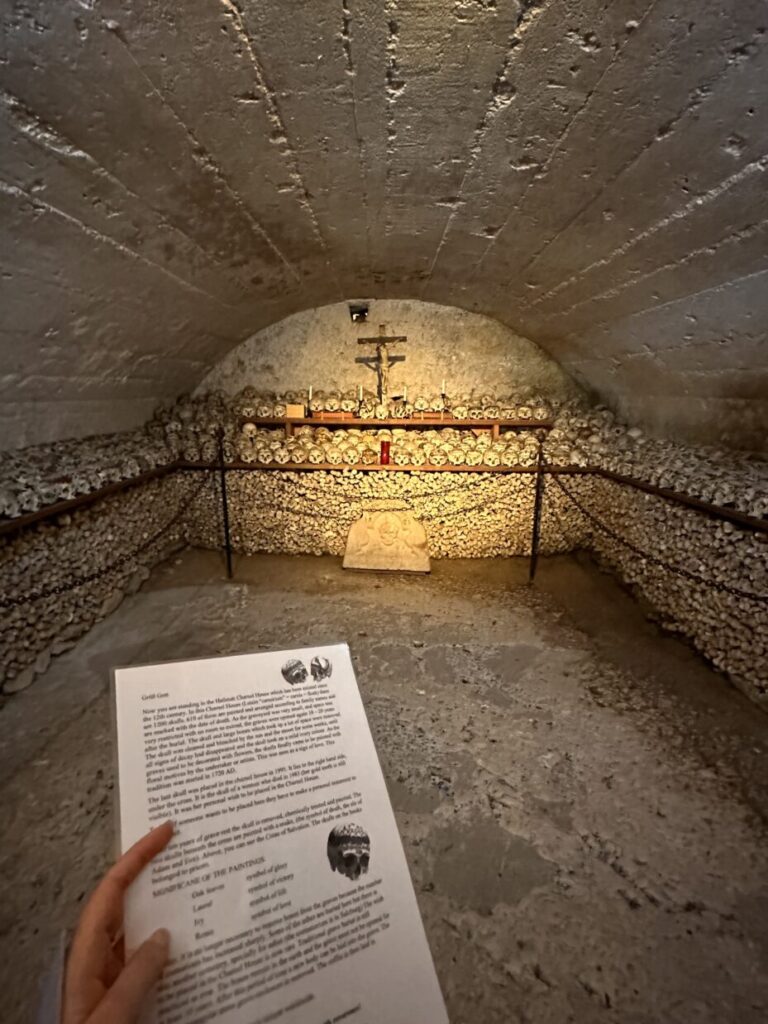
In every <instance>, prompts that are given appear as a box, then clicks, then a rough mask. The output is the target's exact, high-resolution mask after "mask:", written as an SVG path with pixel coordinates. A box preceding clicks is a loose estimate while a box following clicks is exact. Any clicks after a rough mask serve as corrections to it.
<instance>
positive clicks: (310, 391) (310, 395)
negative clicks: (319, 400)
mask: <svg viewBox="0 0 768 1024" xmlns="http://www.w3.org/2000/svg"><path fill="white" fill-rule="evenodd" d="M309 401H310V402H311V401H312V385H311V384H310V385H309Z"/></svg>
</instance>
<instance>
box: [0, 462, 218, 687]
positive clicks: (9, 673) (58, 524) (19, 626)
mask: <svg viewBox="0 0 768 1024" xmlns="http://www.w3.org/2000/svg"><path fill="white" fill-rule="evenodd" d="M198 486H199V485H198V484H197V482H196V481H195V480H193V479H190V477H189V476H188V475H187V476H183V475H182V474H179V473H175V474H170V475H168V476H165V477H163V478H162V479H158V480H151V481H148V482H147V483H145V484H144V485H142V486H140V487H136V488H133V489H131V490H129V491H125V492H123V493H120V494H115V495H112V496H110V497H107V498H105V499H103V500H101V501H98V502H97V503H96V504H94V505H92V506H90V507H87V508H82V509H78V510H77V511H75V512H72V513H71V514H62V515H59V516H57V517H56V518H55V519H52V520H46V521H44V522H41V523H38V524H36V525H35V526H34V527H29V528H27V529H25V530H23V531H21V532H19V533H16V534H12V535H10V536H9V537H7V538H4V542H3V543H2V545H0V577H1V578H2V581H3V585H2V588H0V590H1V593H2V599H3V601H4V602H5V604H4V606H3V607H2V608H0V685H1V686H2V692H3V693H14V692H16V691H18V690H22V689H24V688H25V687H26V686H28V685H29V684H30V683H31V682H32V680H33V679H34V678H35V676H36V675H38V674H40V673H41V672H44V671H45V669H46V668H47V667H48V664H49V662H50V659H51V656H52V655H56V654H61V653H63V652H64V651H66V650H68V649H69V648H71V647H73V646H74V644H75V642H76V640H77V639H78V638H79V637H80V636H82V635H83V634H84V633H85V632H86V631H87V630H88V629H90V627H91V626H92V625H93V624H94V623H95V622H97V621H98V620H100V619H103V618H104V617H105V616H107V615H109V614H110V613H111V612H112V611H114V609H115V608H117V606H118V605H119V604H120V602H121V600H122V599H123V597H124V596H125V594H127V593H133V592H134V591H135V590H137V589H138V587H139V586H141V583H142V582H143V581H144V580H145V579H146V578H147V576H149V570H150V568H151V567H152V566H153V565H155V564H156V563H157V562H159V561H162V560H163V559H164V558H165V557H167V555H168V554H169V552H170V551H172V550H175V549H176V548H178V546H179V544H180V543H182V538H183V534H184V529H185V527H184V522H183V520H182V519H179V520H178V521H176V522H172V523H171V524H170V525H169V526H168V528H167V530H163V528H164V527H165V526H166V525H167V524H169V523H170V521H171V520H172V519H173V517H174V512H176V511H178V510H182V509H184V510H185V509H186V501H187V499H188V497H189V495H190V494H191V493H192V492H193V488H194V489H197V488H198ZM161 531H162V532H161ZM159 533H160V534H161V535H160V536H157V534H159ZM148 541H149V542H150V543H148ZM111 567H115V568H114V569H112V568H111ZM104 570H106V571H104ZM102 571H104V572H103V575H102V574H101V573H102ZM94 574H98V575H97V578H95V579H89V580H87V581H85V582H83V583H82V584H80V585H78V586H74V587H73V586H72V583H73V581H78V580H81V579H83V578H84V577H86V576H91V575H94ZM40 592H44V594H43V596H41V597H37V598H36V599H32V600H27V598H29V597H30V595H34V594H36V593H40ZM17 601H18V602H19V603H16V602H17Z"/></svg>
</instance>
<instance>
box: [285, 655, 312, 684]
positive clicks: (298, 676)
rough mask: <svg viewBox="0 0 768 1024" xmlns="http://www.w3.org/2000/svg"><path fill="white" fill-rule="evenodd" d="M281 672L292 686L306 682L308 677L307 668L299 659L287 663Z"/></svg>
mask: <svg viewBox="0 0 768 1024" xmlns="http://www.w3.org/2000/svg"><path fill="white" fill-rule="evenodd" d="M280 671H281V672H282V673H283V679H285V681H286V682H287V683H290V684H291V686H295V685H296V684H297V683H303V682H306V679H307V675H308V673H307V666H306V665H305V664H304V662H303V661H299V659H298V658H291V660H290V661H286V663H285V664H284V665H283V667H282V669H281V670H280Z"/></svg>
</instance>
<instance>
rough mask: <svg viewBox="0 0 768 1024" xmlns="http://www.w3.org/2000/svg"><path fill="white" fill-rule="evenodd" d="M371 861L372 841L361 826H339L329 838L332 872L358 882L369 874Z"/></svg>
mask: <svg viewBox="0 0 768 1024" xmlns="http://www.w3.org/2000/svg"><path fill="white" fill-rule="evenodd" d="M370 859H371V840H370V839H369V837H368V833H367V832H366V831H365V829H363V828H361V827H360V826H359V825H352V824H350V825H337V826H336V828H334V829H333V830H332V831H331V834H330V835H329V836H328V863H329V864H330V865H331V871H338V872H339V874H340V875H346V876H347V878H348V879H349V880H350V881H351V882H356V881H357V879H358V878H359V877H360V875H365V874H367V873H368V864H369V863H370Z"/></svg>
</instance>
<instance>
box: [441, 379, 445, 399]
mask: <svg viewBox="0 0 768 1024" xmlns="http://www.w3.org/2000/svg"><path fill="white" fill-rule="evenodd" d="M440 394H441V395H444V394H445V377H443V383H442V384H441V385H440Z"/></svg>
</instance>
